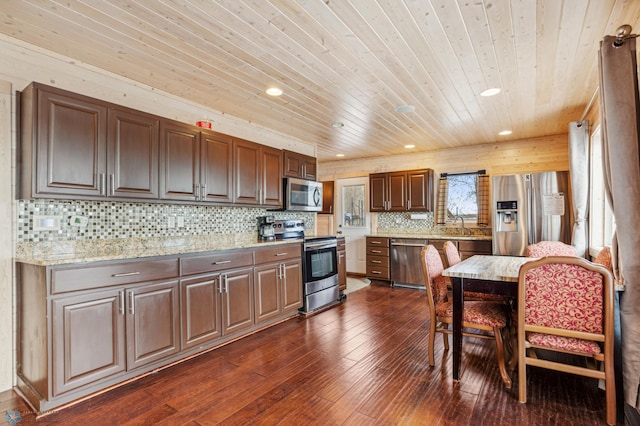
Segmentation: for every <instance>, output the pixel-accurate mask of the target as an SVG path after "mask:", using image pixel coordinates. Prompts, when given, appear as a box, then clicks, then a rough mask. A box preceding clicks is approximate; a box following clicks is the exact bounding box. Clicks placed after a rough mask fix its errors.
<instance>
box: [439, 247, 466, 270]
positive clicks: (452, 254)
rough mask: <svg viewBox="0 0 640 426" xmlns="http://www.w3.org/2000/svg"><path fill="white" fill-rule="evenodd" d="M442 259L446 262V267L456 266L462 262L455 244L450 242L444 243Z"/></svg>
mask: <svg viewBox="0 0 640 426" xmlns="http://www.w3.org/2000/svg"><path fill="white" fill-rule="evenodd" d="M443 249H444V258H445V260H446V261H447V267H451V266H453V265H457V264H458V263H460V261H461V260H462V259H461V258H460V252H459V251H458V248H457V247H456V245H455V244H453V243H452V242H451V241H445V242H444V246H443Z"/></svg>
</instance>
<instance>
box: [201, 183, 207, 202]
mask: <svg viewBox="0 0 640 426" xmlns="http://www.w3.org/2000/svg"><path fill="white" fill-rule="evenodd" d="M206 196H207V185H206V184H204V183H203V184H202V186H201V187H200V201H204V199H205V198H206Z"/></svg>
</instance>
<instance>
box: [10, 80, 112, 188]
mask: <svg viewBox="0 0 640 426" xmlns="http://www.w3.org/2000/svg"><path fill="white" fill-rule="evenodd" d="M21 131H22V144H21V157H22V158H21V173H22V175H21V196H22V198H29V197H36V198H42V197H52V198H63V197H67V196H68V195H73V196H76V197H79V198H91V197H102V196H105V195H106V172H107V170H106V167H107V161H106V155H107V106H106V105H105V104H100V103H97V102H95V101H94V100H93V99H90V98H87V97H84V96H80V95H74V94H68V93H67V92H64V91H61V90H57V89H55V88H49V87H47V86H43V85H40V84H36V83H34V84H31V85H30V86H28V87H27V88H26V89H25V90H24V91H23V92H22V94H21Z"/></svg>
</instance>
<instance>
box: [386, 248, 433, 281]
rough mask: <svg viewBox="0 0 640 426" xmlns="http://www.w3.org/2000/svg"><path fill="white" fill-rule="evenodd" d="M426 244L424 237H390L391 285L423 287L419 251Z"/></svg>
mask: <svg viewBox="0 0 640 426" xmlns="http://www.w3.org/2000/svg"><path fill="white" fill-rule="evenodd" d="M427 244H428V241H427V240H426V239H416V238H392V239H391V251H390V253H389V257H390V259H389V261H390V265H389V269H390V270H391V271H390V274H391V285H393V286H398V287H411V288H425V286H424V283H425V281H424V275H423V274H422V261H421V260H420V252H421V251H422V248H423V247H424V246H426V245H427Z"/></svg>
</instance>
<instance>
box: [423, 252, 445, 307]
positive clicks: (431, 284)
mask: <svg viewBox="0 0 640 426" xmlns="http://www.w3.org/2000/svg"><path fill="white" fill-rule="evenodd" d="M420 259H421V260H422V272H423V274H424V282H425V283H426V284H427V285H426V287H427V299H428V302H429V310H430V312H431V316H432V318H435V312H436V307H437V306H439V305H440V304H442V303H444V302H446V301H447V300H448V296H447V282H446V280H445V277H444V276H443V275H442V271H444V265H443V264H442V258H441V257H440V253H438V250H437V249H436V248H435V247H434V246H433V245H431V244H429V245H427V246H425V247H423V248H422V251H421V253H420Z"/></svg>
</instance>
